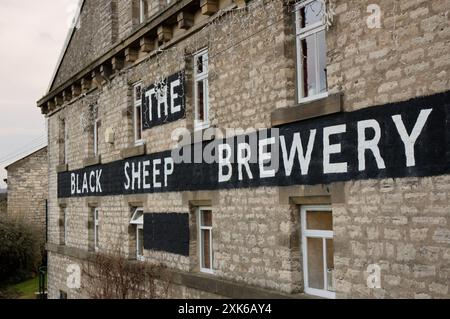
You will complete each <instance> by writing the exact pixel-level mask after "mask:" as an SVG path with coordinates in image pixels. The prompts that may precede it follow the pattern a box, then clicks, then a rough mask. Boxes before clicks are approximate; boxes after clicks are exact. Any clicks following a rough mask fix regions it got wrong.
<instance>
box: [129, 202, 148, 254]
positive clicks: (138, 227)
mask: <svg viewBox="0 0 450 319" xmlns="http://www.w3.org/2000/svg"><path fill="white" fill-rule="evenodd" d="M138 214H142V216H141V217H140V218H139V219H136V215H138ZM130 224H131V225H134V226H136V260H138V261H145V257H144V255H140V254H139V246H140V245H139V244H140V241H139V231H140V230H142V231H143V230H144V208H142V207H139V208H136V209H135V210H134V213H133V216H132V217H131V221H130ZM142 247H144V243H142Z"/></svg>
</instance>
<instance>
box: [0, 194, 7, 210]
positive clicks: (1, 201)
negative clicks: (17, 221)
mask: <svg viewBox="0 0 450 319" xmlns="http://www.w3.org/2000/svg"><path fill="white" fill-rule="evenodd" d="M7 209H8V198H7V194H6V193H4V194H0V215H4V214H6V213H7Z"/></svg>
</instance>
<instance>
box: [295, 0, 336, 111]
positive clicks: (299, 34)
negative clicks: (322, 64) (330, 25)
mask: <svg viewBox="0 0 450 319" xmlns="http://www.w3.org/2000/svg"><path fill="white" fill-rule="evenodd" d="M314 1H317V0H306V1H303V2H300V3H298V4H297V5H296V6H295V32H296V46H297V96H298V102H299V103H306V102H311V101H315V100H320V99H323V98H326V97H328V96H329V93H328V87H327V91H326V92H324V93H319V94H315V95H311V96H308V97H302V95H304V94H302V93H301V92H302V90H303V61H302V49H301V41H302V40H303V39H305V38H307V37H309V36H310V35H312V34H316V33H319V32H322V31H325V30H326V25H325V24H324V23H323V22H322V21H318V22H316V23H314V24H313V25H310V26H307V27H305V28H301V26H300V18H299V13H300V9H301V8H303V7H305V6H307V5H309V4H310V3H312V2H314ZM315 45H316V50H315V52H316V57H315V58H316V61H317V63H316V87H317V88H319V87H320V77H319V76H318V75H319V74H320V70H319V57H318V49H317V38H316V40H315Z"/></svg>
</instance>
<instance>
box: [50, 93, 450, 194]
mask: <svg viewBox="0 0 450 319" xmlns="http://www.w3.org/2000/svg"><path fill="white" fill-rule="evenodd" d="M175 87H176V85H175ZM175 105H176V104H175ZM449 125H450V92H447V93H442V94H437V95H434V96H429V97H423V98H417V99H413V100H410V101H406V102H401V103H395V104H389V105H383V106H377V107H371V108H366V109H363V110H359V111H355V112H350V113H341V114H336V115H330V116H326V117H323V118H319V119H311V120H307V121H303V122H298V123H293V124H289V125H284V126H281V127H279V128H277V129H271V130H263V131H258V132H256V133H251V134H246V135H241V136H237V137H234V138H231V139H227V140H215V141H212V142H209V143H203V144H194V145H189V146H186V147H183V148H180V149H176V150H172V151H166V152H162V153H157V154H150V155H146V156H142V157H136V158H132V159H128V160H121V161H117V162H113V163H109V164H105V165H101V166H97V167H92V168H86V169H81V170H77V171H73V172H64V173H60V174H59V175H58V196H59V197H60V198H64V197H81V196H106V195H119V194H139V193H156V192H176V191H194V190H216V189H230V188H244V187H259V186H288V185H314V184H327V183H331V182H336V181H349V180H360V179H371V178H401V177H407V176H432V175H441V174H448V173H450V129H449Z"/></svg>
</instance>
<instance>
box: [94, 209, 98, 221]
mask: <svg viewBox="0 0 450 319" xmlns="http://www.w3.org/2000/svg"><path fill="white" fill-rule="evenodd" d="M94 218H95V220H96V221H98V210H97V209H96V210H95V211H94Z"/></svg>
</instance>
